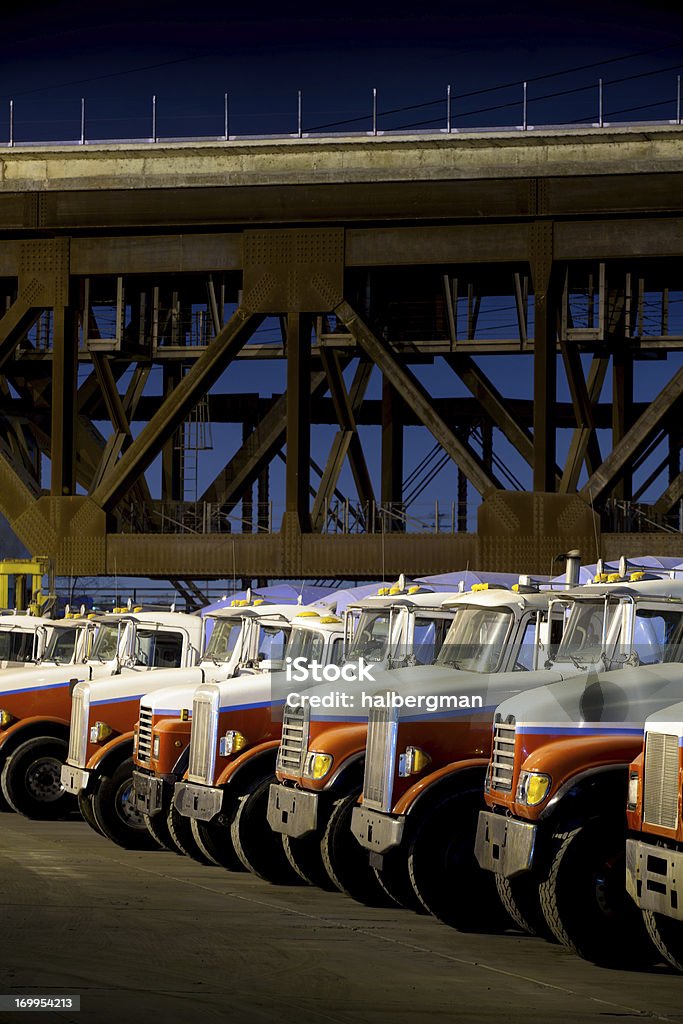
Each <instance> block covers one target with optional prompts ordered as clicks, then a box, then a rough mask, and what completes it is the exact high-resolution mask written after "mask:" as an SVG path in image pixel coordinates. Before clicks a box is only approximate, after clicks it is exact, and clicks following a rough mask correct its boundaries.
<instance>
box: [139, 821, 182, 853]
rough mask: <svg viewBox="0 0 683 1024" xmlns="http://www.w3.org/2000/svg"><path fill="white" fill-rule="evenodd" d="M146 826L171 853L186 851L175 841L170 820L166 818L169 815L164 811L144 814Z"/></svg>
mask: <svg viewBox="0 0 683 1024" xmlns="http://www.w3.org/2000/svg"><path fill="white" fill-rule="evenodd" d="M142 817H143V819H144V822H145V828H146V829H147V831H148V832H149V834H150V835H151V837H152V838H153V839H155V840H156V841H157V843H158V844H159V846H160V847H161V849H162V850H168V852H169V853H177V854H178V855H181V854H183V853H185V851H184V850H181V849H180V848H179V847H178V846H176V844H175V843H174V842H173V837H172V836H171V832H170V829H169V825H168V821H167V820H166V818H167V815H166V814H165V813H164V811H160V812H159V813H158V814H145V813H144V812H143V815H142Z"/></svg>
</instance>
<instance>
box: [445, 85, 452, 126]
mask: <svg viewBox="0 0 683 1024" xmlns="http://www.w3.org/2000/svg"><path fill="white" fill-rule="evenodd" d="M446 131H447V132H448V134H449V135H450V134H451V87H450V85H448V86H446Z"/></svg>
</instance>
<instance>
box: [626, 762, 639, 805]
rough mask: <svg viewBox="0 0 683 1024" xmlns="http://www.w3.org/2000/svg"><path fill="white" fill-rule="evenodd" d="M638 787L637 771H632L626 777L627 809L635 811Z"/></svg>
mask: <svg viewBox="0 0 683 1024" xmlns="http://www.w3.org/2000/svg"><path fill="white" fill-rule="evenodd" d="M639 789H640V777H639V775H638V774H637V772H632V773H631V775H629V777H628V809H629V811H635V809H636V807H637V806H638V791H639Z"/></svg>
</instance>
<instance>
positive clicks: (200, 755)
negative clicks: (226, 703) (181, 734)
mask: <svg viewBox="0 0 683 1024" xmlns="http://www.w3.org/2000/svg"><path fill="white" fill-rule="evenodd" d="M219 700H220V691H219V689H218V687H217V686H202V687H200V688H199V689H198V690H197V692H196V693H195V695H194V700H193V702H192V733H191V735H190V763H189V768H188V772H187V777H188V779H189V780H190V782H201V783H203V784H204V785H205V786H212V785H213V771H214V766H215V764H216V744H217V742H218V709H219Z"/></svg>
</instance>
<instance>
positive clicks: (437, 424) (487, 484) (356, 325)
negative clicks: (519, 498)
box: [334, 301, 501, 494]
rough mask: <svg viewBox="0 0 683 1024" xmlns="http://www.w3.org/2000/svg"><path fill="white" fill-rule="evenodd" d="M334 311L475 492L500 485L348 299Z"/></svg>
mask: <svg viewBox="0 0 683 1024" xmlns="http://www.w3.org/2000/svg"><path fill="white" fill-rule="evenodd" d="M334 312H335V313H336V315H337V316H338V317H339V319H340V320H341V321H342V322H343V323H344V324H346V326H347V327H348V329H349V331H350V332H351V333H352V334H353V336H354V337H355V339H356V341H357V342H358V344H359V345H360V346H361V348H363V350H364V351H365V352H366V353H367V355H368V356H369V357H370V358H371V359H372V361H373V362H374V363H375V364H376V365H377V366H379V368H380V369H381V371H382V373H383V374H384V375H385V376H386V377H388V378H389V380H390V381H391V383H392V384H393V386H394V387H395V388H396V390H397V391H398V392H399V394H400V395H401V397H402V398H403V400H404V401H405V402H406V403H407V404H408V405H410V406H411V407H412V408H413V410H414V411H415V413H416V414H417V415H418V417H419V419H420V421H421V422H422V423H423V425H424V426H425V427H427V429H428V430H429V432H430V433H431V434H432V436H433V437H434V439H435V440H436V441H438V442H439V444H440V445H441V447H442V448H443V449H444V451H446V452H448V454H449V455H450V457H451V458H452V459H453V461H454V462H455V463H456V464H457V465H458V466H460V468H461V469H462V471H463V473H465V474H466V476H467V478H468V480H470V482H471V483H472V484H473V486H474V487H476V489H477V490H478V491H479V493H480V494H487V493H488V492H489V491H492V490H496V489H498V488H500V487H501V484H500V483H499V481H498V480H497V479H496V478H495V477H494V476H493V474H492V473H489V472H488V471H487V469H486V467H485V466H484V463H483V461H482V460H481V458H480V457H479V456H478V455H477V454H476V452H474V451H473V450H472V449H471V448H469V447H468V446H467V445H466V444H464V443H463V442H462V441H461V440H460V439H459V438H458V437H456V435H455V434H454V433H453V431H452V430H451V429H450V427H449V426H448V425H447V424H446V423H445V422H444V420H442V419H441V417H440V416H439V414H438V413H437V412H436V410H435V409H434V406H433V405H432V402H431V400H430V398H429V395H428V394H427V392H426V391H425V389H424V387H423V386H422V384H420V382H419V381H418V379H417V378H416V377H415V375H414V374H413V373H412V372H411V371H410V370H409V369H408V368H407V367H406V366H404V365H403V364H402V363H401V362H400V361H399V360H398V359H397V357H396V355H395V353H394V352H392V350H391V347H390V346H389V345H388V344H387V343H386V342H385V341H382V340H380V339H379V338H378V337H377V335H375V334H374V333H373V332H372V331H371V330H370V328H369V327H368V326H367V324H365V323H364V322H363V320H362V319H361V318H360V317H359V316H358V314H357V313H356V312H355V310H354V309H353V307H352V306H350V305H349V303H348V302H346V301H344V302H341V303H340V304H339V305H338V306H337V307H336V309H335V311H334Z"/></svg>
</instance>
